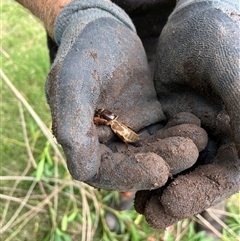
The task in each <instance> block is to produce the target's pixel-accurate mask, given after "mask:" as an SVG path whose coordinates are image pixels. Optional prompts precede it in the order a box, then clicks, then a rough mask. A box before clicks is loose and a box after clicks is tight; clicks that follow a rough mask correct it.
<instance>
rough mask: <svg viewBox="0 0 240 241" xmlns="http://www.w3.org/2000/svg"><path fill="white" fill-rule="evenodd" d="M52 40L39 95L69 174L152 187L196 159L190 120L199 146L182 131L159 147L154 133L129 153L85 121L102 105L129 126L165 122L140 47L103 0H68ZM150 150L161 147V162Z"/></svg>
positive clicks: (100, 184)
mask: <svg viewBox="0 0 240 241" xmlns="http://www.w3.org/2000/svg"><path fill="white" fill-rule="evenodd" d="M55 40H56V42H57V43H58V44H59V50H58V53H57V57H56V59H55V61H54V63H53V65H52V68H51V71H50V74H49V76H48V80H47V83H46V94H47V99H48V103H49V105H50V108H51V114H52V123H53V124H52V128H53V134H54V135H55V137H56V138H57V141H58V142H59V143H60V144H61V145H62V147H63V150H64V152H65V155H66V157H67V165H68V169H69V171H70V173H71V175H72V176H73V177H74V178H75V179H77V180H80V181H84V182H86V183H89V184H90V185H92V186H94V187H97V188H103V189H106V190H119V191H126V190H128V191H129V190H131V191H136V190H148V189H156V188H158V187H161V186H162V185H164V184H165V183H166V181H167V180H168V177H169V176H170V175H171V173H178V172H179V170H183V169H185V168H188V167H190V166H192V165H193V164H194V163H195V162H196V160H197V157H198V152H199V150H198V148H204V147H205V145H206V142H207V137H206V132H205V131H204V130H203V129H201V128H200V127H199V126H197V125H195V126H194V128H193V129H192V133H195V131H197V132H199V133H200V134H199V136H198V137H197V138H196V139H198V138H199V139H204V140H205V143H203V147H198V146H197V144H196V145H195V144H194V141H192V140H191V139H189V138H188V137H183V138H176V137H170V138H166V139H165V142H164V144H163V145H164V146H165V149H163V150H161V146H160V145H159V144H158V143H160V142H159V141H158V140H157V139H155V140H154V141H155V142H154V146H155V147H154V149H153V148H152V147H151V145H150V146H149V145H148V141H146V142H144V141H143V142H142V143H141V144H139V147H136V148H134V147H131V146H129V151H128V150H126V147H125V150H123V151H122V150H120V151H118V150H117V148H118V147H121V145H122V143H121V141H119V140H115V141H114V142H113V143H112V144H113V145H114V146H115V147H114V148H115V151H114V148H113V147H112V149H110V148H109V147H108V146H109V145H108V146H107V145H106V144H109V140H111V139H112V137H113V133H112V131H111V129H110V128H109V126H96V125H95V124H94V122H93V118H94V114H95V111H96V110H97V109H102V108H104V109H107V110H110V111H111V112H113V113H114V114H115V115H118V116H119V117H118V121H120V122H123V123H124V124H126V125H128V126H131V127H132V128H133V129H134V130H135V131H138V130H140V129H142V128H144V127H146V126H149V125H152V124H154V123H158V122H161V121H164V120H165V116H164V114H163V112H162V108H161V105H160V103H159V102H158V100H157V97H156V93H155V89H154V86H153V82H152V80H151V78H150V74H149V69H148V63H147V58H146V55H145V52H144V49H143V46H142V44H141V41H140V40H139V38H138V37H137V35H136V32H135V29H134V26H133V24H132V22H131V20H130V19H129V18H128V16H127V15H126V14H125V13H124V12H123V10H121V9H120V8H118V7H117V6H116V5H114V4H112V3H110V2H106V1H95V0H94V1H88V0H86V1H85V0H79V1H73V2H71V3H70V4H69V5H67V6H66V7H65V8H64V9H63V11H62V12H61V13H60V14H59V16H58V17H57V20H56V22H55ZM175 132H177V133H178V130H173V131H170V136H174V135H175V134H174V133H175ZM192 133H190V136H192ZM177 135H179V134H177ZM175 136H176V135H175ZM166 137H167V136H166ZM115 144H116V145H115ZM113 145H112V146H113ZM176 147H180V148H176ZM158 152H162V153H169V155H166V159H167V156H169V158H168V159H169V160H163V158H162V157H160V156H159V155H157V154H155V153H158ZM167 162H169V163H167ZM176 162H178V166H177V168H176V167H175V164H174V163H176Z"/></svg>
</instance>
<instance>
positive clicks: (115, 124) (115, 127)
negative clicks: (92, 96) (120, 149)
mask: <svg viewBox="0 0 240 241" xmlns="http://www.w3.org/2000/svg"><path fill="white" fill-rule="evenodd" d="M117 118H118V116H116V115H114V114H113V113H112V112H111V111H109V110H105V109H98V110H97V111H96V113H95V117H94V118H93V122H94V124H101V125H108V126H110V127H111V129H112V131H113V132H114V133H115V134H116V135H117V136H118V137H119V138H120V139H121V140H122V141H123V142H125V143H126V144H127V143H134V142H137V141H138V140H139V139H140V138H139V135H138V134H137V133H135V132H134V131H133V130H131V129H130V128H129V127H128V126H126V125H124V124H123V123H121V122H120V121H118V120H117Z"/></svg>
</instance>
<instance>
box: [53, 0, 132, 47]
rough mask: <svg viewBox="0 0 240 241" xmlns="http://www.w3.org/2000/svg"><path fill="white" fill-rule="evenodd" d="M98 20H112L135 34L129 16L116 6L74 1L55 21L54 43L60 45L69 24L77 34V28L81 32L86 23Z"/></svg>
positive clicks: (93, 0)
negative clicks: (74, 26) (74, 27)
mask: <svg viewBox="0 0 240 241" xmlns="http://www.w3.org/2000/svg"><path fill="white" fill-rule="evenodd" d="M99 18H113V19H115V20H117V21H119V22H120V23H122V24H124V25H125V26H127V27H128V28H129V29H131V30H132V31H134V32H136V29H135V27H134V25H133V23H132V21H131V19H130V18H129V16H128V15H127V14H126V13H125V12H124V11H123V10H122V9H121V8H120V7H118V6H117V5H116V4H114V3H112V2H108V1H104V0H75V1H73V2H71V3H69V4H68V5H67V6H66V7H65V8H64V9H63V10H62V11H61V12H60V14H59V15H58V16H57V18H56V20H55V23H54V37H55V41H56V43H57V44H58V45H60V43H61V38H62V36H63V34H64V31H65V30H66V28H67V27H68V26H69V24H70V23H72V24H71V25H78V32H79V28H80V29H81V30H82V29H84V27H85V26H86V25H87V24H88V23H90V22H92V21H94V20H97V19H99Z"/></svg>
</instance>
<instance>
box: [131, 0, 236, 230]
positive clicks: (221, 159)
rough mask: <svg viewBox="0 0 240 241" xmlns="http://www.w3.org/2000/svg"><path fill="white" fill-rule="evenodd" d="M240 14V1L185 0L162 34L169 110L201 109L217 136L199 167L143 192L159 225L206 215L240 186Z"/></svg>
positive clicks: (160, 59)
mask: <svg viewBox="0 0 240 241" xmlns="http://www.w3.org/2000/svg"><path fill="white" fill-rule="evenodd" d="M239 13H240V9H239V1H237V0H236V1H232V0H231V1H230V0H229V1H204V0H202V1H193V0H180V1H178V3H177V6H176V8H175V10H174V12H173V13H172V14H171V16H170V17H169V19H168V22H167V24H166V25H165V27H164V29H163V31H162V33H161V36H160V39H159V44H158V51H157V57H156V59H157V63H156V71H155V77H154V79H155V86H156V90H157V93H158V96H159V99H160V102H161V104H162V108H163V110H164V113H166V115H167V118H171V117H172V116H173V115H175V114H176V113H178V112H179V111H182V110H184V111H189V112H191V113H194V114H195V115H196V116H197V117H199V118H200V119H201V124H202V126H203V127H204V128H205V129H206V130H207V132H208V134H209V136H210V137H211V138H210V141H209V145H208V147H207V148H206V150H205V151H204V153H202V155H201V156H202V158H200V159H199V160H198V163H197V164H196V165H195V170H194V171H191V172H190V171H189V172H187V173H186V172H185V173H182V175H178V176H176V177H175V178H174V179H173V180H172V181H171V182H169V183H168V185H166V186H165V187H163V188H160V189H158V190H154V191H140V192H138V193H137V194H136V198H135V208H136V210H137V211H138V212H140V213H142V214H144V215H145V216H146V219H147V221H148V222H149V223H150V224H151V226H153V227H155V228H165V227H167V226H169V225H171V224H173V223H174V222H176V221H178V220H181V219H183V218H185V217H189V216H192V215H194V214H197V213H200V212H202V211H203V210H205V209H207V208H209V207H210V206H213V205H215V204H217V203H219V202H221V201H222V200H224V199H226V198H228V197H229V196H231V195H232V194H234V193H235V192H237V191H238V190H239V188H240V160H239V158H240V78H239V77H240V72H239V59H240V45H239V34H240V28H239V23H240V18H239V16H240V15H239ZM207 153H208V157H207V159H206V158H205V157H204V155H205V154H207ZM211 156H212V157H214V156H215V157H214V158H211ZM211 159H212V160H211ZM208 162H210V163H208ZM203 164H205V165H203Z"/></svg>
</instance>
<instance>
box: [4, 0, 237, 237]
mask: <svg viewBox="0 0 240 241" xmlns="http://www.w3.org/2000/svg"><path fill="white" fill-rule="evenodd" d="M1 14H2V17H1V22H2V35H1V43H2V44H1V70H2V71H3V72H1V75H3V74H5V77H4V78H5V81H7V79H8V80H9V82H10V84H11V83H12V84H13V85H14V86H15V87H16V89H15V92H13V90H14V89H11V88H10V87H9V86H8V85H7V84H6V83H5V81H4V82H1V97H2V98H1V110H0V111H1V113H0V116H1V133H2V135H1V136H2V145H1V150H0V153H1V186H0V194H1V196H0V199H1V200H0V218H1V219H0V223H1V224H0V240H4V241H10V240H13V241H18V240H19V241H23V240H34V241H49V240H53V241H59V240H64V241H70V240H74V241H75V240H104V241H107V240H111V241H113V240H121V241H124V240H133V241H141V240H142V241H143V240H148V241H153V240H156V241H157V240H164V241H173V240H181V241H187V240H188V241H189V240H196V241H197V240H199V241H207V240H208V241H209V240H210V239H209V238H206V237H205V235H204V233H196V232H195V231H194V220H197V219H196V218H192V219H186V220H183V221H181V222H179V223H177V224H176V225H174V226H171V227H169V228H167V229H166V230H164V231H161V230H155V229H152V228H150V227H149V225H148V224H147V223H146V222H145V220H144V217H143V216H141V215H138V214H137V213H136V212H135V211H134V209H133V208H132V209H131V210H130V211H123V212H118V211H115V210H113V209H111V208H110V207H109V206H108V201H109V200H110V199H114V200H118V196H119V194H118V193H117V192H106V191H97V190H95V189H93V188H91V187H89V186H88V185H86V184H84V183H80V182H77V181H74V180H72V178H71V177H70V175H69V173H68V171H67V169H66V165H65V160H64V157H63V155H62V152H61V149H60V148H59V146H58V145H57V144H56V143H55V142H54V140H53V138H52V134H51V131H50V126H51V117H50V112H49V108H48V106H47V104H46V100H45V93H44V84H45V79H46V76H47V73H48V70H49V67H50V65H49V58H48V50H47V47H46V33H45V31H44V29H43V27H42V26H41V23H39V22H38V21H37V20H36V19H35V18H34V17H33V16H32V15H30V14H28V13H27V12H26V10H25V9H23V8H22V7H20V6H19V5H18V4H16V3H15V2H14V1H13V0H5V1H4V3H3V2H2V3H1ZM2 77H3V76H2ZM16 95H17V96H18V98H17V97H16ZM28 105H29V106H30V107H29V106H28ZM29 108H32V109H33V110H34V111H35V112H32V110H31V109H29ZM35 113H37V116H36V115H35ZM239 202H240V197H239V194H238V195H234V196H232V197H231V198H230V199H229V200H228V201H227V202H226V206H227V209H228V212H226V213H225V215H226V217H227V220H226V223H225V225H226V228H227V229H229V230H230V233H229V231H227V230H226V229H225V230H224V231H223V236H222V238H221V240H237V239H236V235H239V234H240V223H239V220H240V219H239V217H240V216H239ZM107 211H108V212H112V213H114V214H115V215H116V216H117V218H118V221H119V227H120V230H121V234H117V233H116V232H110V230H109V229H108V227H107V225H106V222H105V214H106V212H107ZM224 237H226V238H225V239H224Z"/></svg>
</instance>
